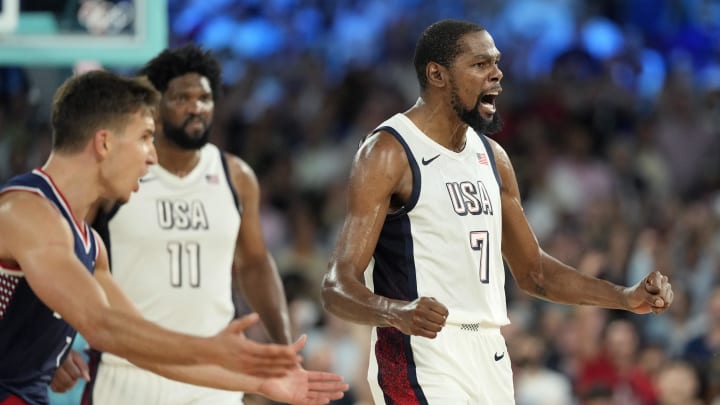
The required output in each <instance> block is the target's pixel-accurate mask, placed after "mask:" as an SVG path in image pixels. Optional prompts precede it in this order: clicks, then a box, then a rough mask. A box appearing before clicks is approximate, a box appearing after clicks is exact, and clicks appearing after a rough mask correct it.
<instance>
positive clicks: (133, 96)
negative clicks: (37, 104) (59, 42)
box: [51, 70, 160, 152]
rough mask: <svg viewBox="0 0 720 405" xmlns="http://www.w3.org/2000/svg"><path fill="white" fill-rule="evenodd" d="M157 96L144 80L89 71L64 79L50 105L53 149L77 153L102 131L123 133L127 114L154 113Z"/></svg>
mask: <svg viewBox="0 0 720 405" xmlns="http://www.w3.org/2000/svg"><path fill="white" fill-rule="evenodd" d="M159 101H160V94H159V93H158V92H157V90H155V88H154V87H153V86H152V84H150V82H148V81H147V79H141V78H131V77H123V76H120V75H117V74H115V73H111V72H107V71H101V70H97V71H91V72H87V73H84V74H81V75H79V76H73V77H71V78H69V79H67V80H66V81H65V82H64V83H63V84H62V85H61V86H60V87H59V88H58V89H57V91H56V92H55V96H54V98H53V105H52V116H51V122H52V137H53V150H56V151H62V152H77V151H79V150H81V149H82V148H83V147H85V145H87V143H88V141H89V140H90V138H92V136H93V134H94V133H95V132H96V131H98V130H100V129H103V128H107V129H113V130H116V131H122V130H124V129H125V126H126V125H127V118H128V115H130V114H134V113H137V112H138V111H140V110H141V109H143V108H146V109H148V110H150V111H153V110H154V109H155V108H156V107H157V104H158V102H159Z"/></svg>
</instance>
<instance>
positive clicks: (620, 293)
mask: <svg viewBox="0 0 720 405" xmlns="http://www.w3.org/2000/svg"><path fill="white" fill-rule="evenodd" d="M414 59H415V69H416V72H417V77H418V80H419V83H420V89H421V95H420V98H419V99H418V101H417V103H416V104H415V105H414V106H413V107H411V108H410V109H409V110H408V111H406V112H405V113H402V114H397V115H395V116H393V117H391V118H390V119H388V120H387V121H385V122H384V123H382V124H381V125H380V126H379V127H378V128H377V129H375V130H374V131H373V133H372V134H371V135H370V136H368V137H367V138H366V139H365V140H364V141H363V143H362V145H361V147H360V150H359V151H358V153H357V155H356V158H355V160H354V164H353V168H352V173H351V175H350V182H349V190H348V199H349V202H348V214H347V217H346V219H345V222H344V225H343V228H342V231H341V235H340V237H339V240H338V242H337V246H336V249H335V252H334V254H333V257H332V258H331V262H330V269H329V271H328V273H327V274H326V276H325V278H324V280H323V292H322V293H323V298H324V303H325V306H326V308H327V309H328V310H329V311H330V312H332V313H334V314H335V315H338V316H340V317H341V318H344V319H346V320H349V321H353V322H358V323H363V324H369V325H372V326H374V328H373V333H372V344H373V346H372V347H373V350H372V353H373V356H372V359H371V366H370V369H369V372H368V378H369V380H370V384H371V386H372V390H373V398H374V400H375V403H376V404H385V403H392V404H433V405H434V404H512V403H514V399H513V396H514V395H513V387H512V372H511V368H510V359H509V357H508V354H507V349H506V346H505V342H504V340H503V338H502V335H501V334H500V327H501V326H503V325H506V324H508V323H509V321H508V317H507V313H506V312H507V310H506V303H505V294H504V284H505V278H504V271H503V258H504V259H505V261H506V262H507V264H508V266H509V267H510V270H511V272H512V274H513V277H514V278H515V280H516V281H517V283H518V285H519V286H520V288H522V289H523V290H524V291H526V292H527V293H529V294H531V295H534V296H536V297H538V298H541V299H545V300H548V301H554V302H558V303H566V304H582V305H596V306H602V307H606V308H618V309H625V310H629V311H632V312H635V313H648V312H655V313H660V312H662V311H665V310H666V309H667V308H668V306H669V305H670V304H671V302H672V299H673V294H672V290H671V287H670V284H669V283H668V281H667V278H666V277H665V276H663V275H662V274H660V273H658V272H654V273H652V274H650V275H648V276H647V277H646V278H645V279H644V280H643V281H642V283H639V284H638V285H636V286H633V287H630V288H623V287H620V286H617V285H613V284H611V283H609V282H606V281H602V280H599V279H595V278H592V277H588V276H585V275H583V274H581V273H579V272H577V271H575V270H574V269H572V268H570V267H568V266H566V265H565V264H563V263H560V262H559V261H558V260H556V259H555V258H553V257H550V256H548V255H547V254H546V253H545V252H543V250H542V249H541V248H540V247H539V246H538V243H537V240H536V239H535V236H534V235H533V232H532V231H531V229H530V227H529V225H528V222H527V220H526V218H525V216H524V214H523V209H522V207H521V205H520V193H519V191H518V185H517V180H516V178H515V174H514V171H513V167H512V164H511V163H510V159H509V158H508V156H507V154H506V153H505V151H504V150H503V149H502V148H501V147H500V145H498V144H497V143H496V142H495V141H493V140H491V139H489V138H488V137H486V136H485V135H484V134H486V133H492V132H493V131H494V130H496V129H497V128H498V126H499V118H498V115H497V114H496V111H495V100H496V98H497V97H498V96H499V95H500V92H501V91H502V87H501V85H500V81H501V79H502V77H503V74H502V72H501V71H500V69H499V67H498V65H499V61H500V52H499V51H498V50H497V48H496V47H495V44H494V42H493V38H492V37H491V36H490V34H489V33H488V32H487V31H486V30H485V29H484V28H482V27H481V26H479V25H476V24H473V23H468V22H460V21H450V20H444V21H440V22H437V23H435V24H433V25H431V26H430V27H428V28H427V29H426V30H425V31H424V32H423V33H422V35H421V36H420V38H419V41H418V43H417V47H416V49H415V58H414Z"/></svg>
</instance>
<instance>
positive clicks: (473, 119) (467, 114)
mask: <svg viewBox="0 0 720 405" xmlns="http://www.w3.org/2000/svg"><path fill="white" fill-rule="evenodd" d="M450 97H451V103H452V108H453V111H455V113H456V114H457V116H458V118H460V120H461V121H462V122H464V123H466V124H467V125H469V126H470V128H472V129H473V130H475V132H477V133H478V134H485V135H492V134H495V133H498V132H499V131H500V130H501V129H502V126H503V122H502V118H500V115H499V114H498V113H497V111H496V112H495V113H494V114H493V116H492V118H490V119H486V118H483V117H482V115H480V111H478V108H479V107H480V102H481V101H480V99H481V98H482V96H478V98H477V101H476V102H475V105H474V106H473V107H472V108H470V109H465V108H464V107H463V105H462V102H461V101H460V97H459V96H458V91H457V87H456V86H455V83H453V85H452V93H451V95H450Z"/></svg>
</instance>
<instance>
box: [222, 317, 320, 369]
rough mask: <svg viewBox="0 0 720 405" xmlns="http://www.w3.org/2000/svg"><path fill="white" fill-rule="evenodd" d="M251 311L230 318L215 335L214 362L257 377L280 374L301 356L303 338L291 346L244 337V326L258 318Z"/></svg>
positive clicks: (296, 363) (303, 344) (304, 338)
mask: <svg viewBox="0 0 720 405" xmlns="http://www.w3.org/2000/svg"><path fill="white" fill-rule="evenodd" d="M258 319H259V318H258V315H257V314H255V313H253V314H250V315H246V316H244V317H242V318H240V319H237V320H234V321H232V322H231V323H230V324H229V325H228V326H227V327H226V328H225V329H224V330H223V331H222V332H220V333H219V334H217V335H216V336H215V340H216V343H217V347H218V348H219V349H220V353H219V356H220V357H219V360H218V362H217V363H218V364H219V365H221V366H223V367H225V368H227V369H229V370H233V371H237V372H241V373H243V374H247V375H251V376H254V377H260V378H271V377H282V376H284V375H286V374H287V373H288V372H290V371H291V370H293V369H295V368H297V367H298V366H299V364H300V361H301V357H300V355H298V352H300V349H302V347H303V346H305V341H306V340H307V338H306V337H301V338H300V339H298V340H297V341H296V342H295V343H293V344H292V345H279V344H267V343H258V342H254V341H252V340H250V339H247V338H246V337H245V334H244V333H243V332H244V330H245V329H247V328H248V327H250V326H251V325H252V324H254V323H255V322H257V321H258Z"/></svg>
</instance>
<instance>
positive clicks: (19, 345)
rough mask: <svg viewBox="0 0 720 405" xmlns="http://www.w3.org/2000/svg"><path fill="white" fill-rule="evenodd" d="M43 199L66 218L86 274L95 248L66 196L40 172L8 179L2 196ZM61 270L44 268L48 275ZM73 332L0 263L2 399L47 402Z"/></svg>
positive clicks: (19, 272) (14, 272) (17, 272)
mask: <svg viewBox="0 0 720 405" xmlns="http://www.w3.org/2000/svg"><path fill="white" fill-rule="evenodd" d="M17 191H23V192H30V193H35V194H37V195H40V196H43V197H45V198H46V199H48V201H49V202H50V203H51V204H53V205H54V206H55V207H56V208H57V209H58V212H60V214H62V216H63V217H64V218H65V220H66V221H67V223H68V225H69V226H70V229H71V230H72V233H73V237H74V239H75V255H76V256H77V257H78V259H80V261H81V262H82V263H83V264H84V265H85V267H86V268H87V269H88V271H89V272H90V273H92V272H93V270H94V268H95V261H96V260H97V255H98V246H97V241H96V240H95V237H94V236H93V233H92V231H91V229H90V227H89V226H88V225H87V224H86V223H85V221H77V220H76V219H75V218H74V216H73V214H72V212H71V210H70V207H69V205H68V203H67V201H66V200H65V197H63V195H62V194H61V193H60V190H58V189H57V187H56V186H55V184H53V182H52V179H51V178H50V176H48V175H47V174H46V173H44V172H43V171H42V170H40V169H36V170H33V171H32V172H31V173H26V174H23V175H20V176H17V177H15V178H13V179H11V180H10V181H9V182H8V183H6V184H4V185H2V186H0V193H7V192H17ZM53 270H59V271H61V270H62V269H48V271H53ZM75 334H76V331H75V329H73V328H72V327H71V326H70V325H69V324H68V323H67V322H65V321H64V320H63V319H62V318H60V315H59V314H57V313H55V312H53V311H52V310H51V309H50V308H48V307H47V306H46V305H45V304H43V303H42V301H40V299H39V298H38V297H37V296H36V295H35V293H33V291H32V290H31V289H30V286H29V285H28V283H27V281H26V280H25V277H24V275H23V271H22V269H21V268H19V267H12V266H8V265H7V264H6V265H2V264H0V400H2V398H4V397H6V396H8V395H10V394H13V395H16V396H18V397H20V398H22V399H23V400H25V401H26V402H28V403H29V404H31V405H44V404H47V403H49V400H48V395H47V388H48V385H49V384H50V381H51V380H52V375H53V373H54V372H55V369H56V368H57V367H58V366H59V365H60V364H62V362H63V360H65V357H66V356H67V353H68V349H69V348H70V346H71V345H72V341H73V339H75Z"/></svg>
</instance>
